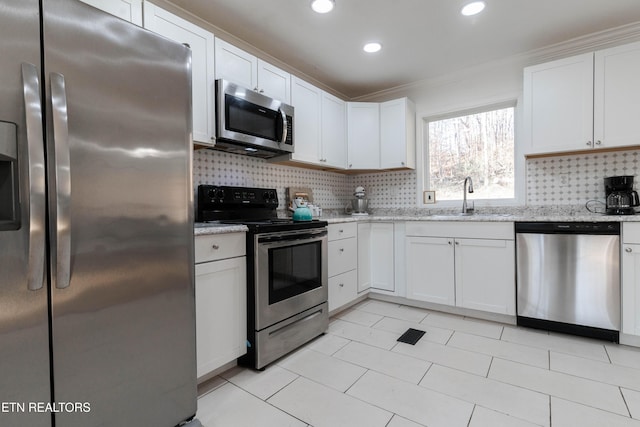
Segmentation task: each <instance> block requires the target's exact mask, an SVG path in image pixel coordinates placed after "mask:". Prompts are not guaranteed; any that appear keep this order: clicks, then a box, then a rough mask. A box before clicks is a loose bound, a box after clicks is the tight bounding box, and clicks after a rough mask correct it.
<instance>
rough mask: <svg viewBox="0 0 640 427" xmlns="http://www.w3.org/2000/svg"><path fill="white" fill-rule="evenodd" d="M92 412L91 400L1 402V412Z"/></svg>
mask: <svg viewBox="0 0 640 427" xmlns="http://www.w3.org/2000/svg"><path fill="white" fill-rule="evenodd" d="M43 412H47V413H60V412H63V413H72V412H81V413H87V412H91V404H90V403H89V402H0V413H5V414H6V413H43Z"/></svg>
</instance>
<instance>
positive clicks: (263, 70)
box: [257, 59, 291, 104]
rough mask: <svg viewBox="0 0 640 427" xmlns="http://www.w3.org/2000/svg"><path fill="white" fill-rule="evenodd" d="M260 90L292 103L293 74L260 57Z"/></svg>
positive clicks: (267, 94)
mask: <svg viewBox="0 0 640 427" xmlns="http://www.w3.org/2000/svg"><path fill="white" fill-rule="evenodd" d="M257 87H258V92H260V93H262V94H264V95H266V96H268V97H271V98H274V99H277V100H279V101H282V102H284V103H285V104H291V74H289V73H287V72H286V71H284V70H281V69H280V68H278V67H276V66H274V65H271V64H269V63H268V62H265V61H263V60H262V59H258V86H257Z"/></svg>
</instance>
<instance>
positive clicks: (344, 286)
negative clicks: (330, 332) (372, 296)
mask: <svg viewBox="0 0 640 427" xmlns="http://www.w3.org/2000/svg"><path fill="white" fill-rule="evenodd" d="M357 297H358V273H357V270H352V271H348V272H346V273H343V274H338V275H337V276H333V277H330V278H329V311H332V310H335V309H336V308H340V307H342V306H343V305H345V304H348V303H350V302H351V301H353V300H354V299H356V298H357Z"/></svg>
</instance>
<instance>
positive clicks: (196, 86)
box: [144, 2, 215, 144]
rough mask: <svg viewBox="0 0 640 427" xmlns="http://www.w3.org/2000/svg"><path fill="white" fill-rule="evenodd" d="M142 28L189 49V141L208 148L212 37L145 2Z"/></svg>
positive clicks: (211, 124)
mask: <svg viewBox="0 0 640 427" xmlns="http://www.w3.org/2000/svg"><path fill="white" fill-rule="evenodd" d="M144 27H145V28H146V29H148V30H151V31H153V32H154V33H157V34H160V35H161V36H164V37H166V38H168V39H171V40H174V41H176V42H179V43H185V44H188V45H189V47H191V74H192V83H191V84H192V88H191V89H192V103H193V140H194V141H197V142H200V143H203V144H212V143H213V141H214V138H215V128H214V95H215V87H214V78H213V71H214V67H213V65H214V61H213V34H212V33H210V32H208V31H206V30H204V29H202V28H200V27H198V26H196V25H193V24H192V23H190V22H188V21H185V20H184V19H182V18H179V17H177V16H175V15H173V14H171V13H169V12H167V11H166V10H164V9H161V8H159V7H157V6H155V5H153V4H151V3H149V2H145V3H144Z"/></svg>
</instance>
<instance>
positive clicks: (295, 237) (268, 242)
mask: <svg viewBox="0 0 640 427" xmlns="http://www.w3.org/2000/svg"><path fill="white" fill-rule="evenodd" d="M326 236H327V231H326V230H323V231H320V232H308V233H301V234H289V235H274V236H264V237H258V244H259V245H260V246H268V247H274V246H291V245H302V244H305V243H310V242H318V241H321V240H322V239H326Z"/></svg>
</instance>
